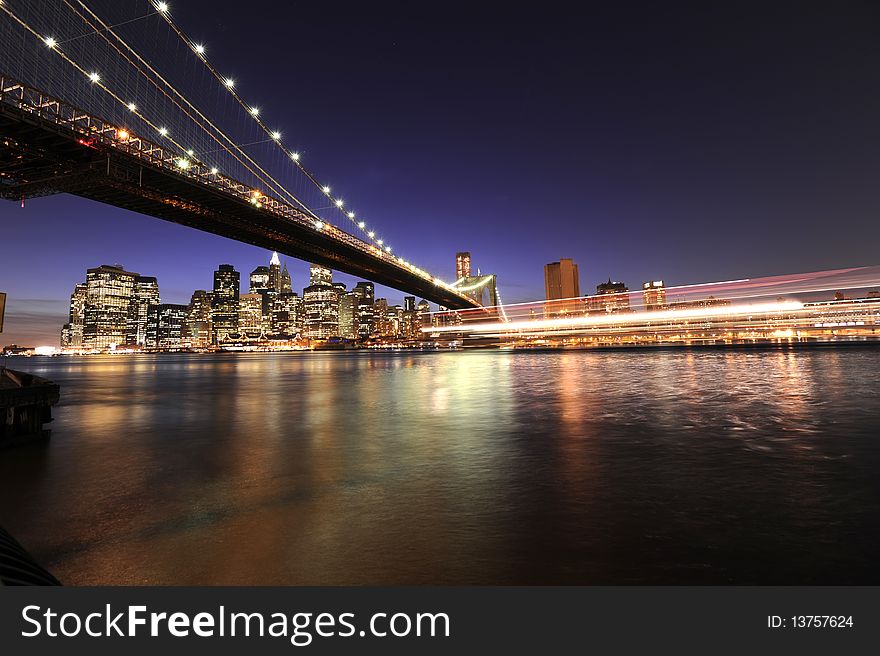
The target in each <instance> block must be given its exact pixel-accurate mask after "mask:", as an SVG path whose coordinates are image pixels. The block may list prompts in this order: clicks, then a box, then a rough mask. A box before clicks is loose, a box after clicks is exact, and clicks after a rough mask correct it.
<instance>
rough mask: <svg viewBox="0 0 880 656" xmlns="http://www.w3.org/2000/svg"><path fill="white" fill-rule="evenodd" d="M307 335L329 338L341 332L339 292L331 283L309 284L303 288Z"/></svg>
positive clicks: (314, 337) (312, 337)
mask: <svg viewBox="0 0 880 656" xmlns="http://www.w3.org/2000/svg"><path fill="white" fill-rule="evenodd" d="M303 307H304V310H305V336H306V337H308V338H309V339H328V338H330V337H336V336H337V335H338V334H339V292H337V291H336V289H334V288H333V287H332V286H331V285H309V286H308V287H306V288H305V289H304V290H303Z"/></svg>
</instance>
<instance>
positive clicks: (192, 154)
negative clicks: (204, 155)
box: [186, 148, 196, 157]
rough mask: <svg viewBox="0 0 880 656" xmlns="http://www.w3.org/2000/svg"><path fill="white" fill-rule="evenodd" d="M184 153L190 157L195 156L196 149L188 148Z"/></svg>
mask: <svg viewBox="0 0 880 656" xmlns="http://www.w3.org/2000/svg"><path fill="white" fill-rule="evenodd" d="M186 154H187V155H189V156H190V157H195V156H196V151H194V150H193V149H191V148H190V149H189V150H188V151H186Z"/></svg>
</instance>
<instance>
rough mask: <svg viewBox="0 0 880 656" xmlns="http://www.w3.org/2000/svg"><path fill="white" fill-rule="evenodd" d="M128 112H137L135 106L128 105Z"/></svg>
mask: <svg viewBox="0 0 880 656" xmlns="http://www.w3.org/2000/svg"><path fill="white" fill-rule="evenodd" d="M128 111H130V112H136V111H137V105H135V104H134V103H133V102H131V103H128Z"/></svg>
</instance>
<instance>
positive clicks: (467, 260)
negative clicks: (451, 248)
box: [455, 252, 471, 280]
mask: <svg viewBox="0 0 880 656" xmlns="http://www.w3.org/2000/svg"><path fill="white" fill-rule="evenodd" d="M470 275H471V254H470V253H467V252H462V253H456V254H455V279H456V280H461V279H462V278H467V277H468V276H470Z"/></svg>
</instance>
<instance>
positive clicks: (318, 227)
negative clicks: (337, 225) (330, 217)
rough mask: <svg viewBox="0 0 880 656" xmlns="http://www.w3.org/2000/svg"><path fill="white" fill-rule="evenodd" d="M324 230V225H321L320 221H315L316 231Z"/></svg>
mask: <svg viewBox="0 0 880 656" xmlns="http://www.w3.org/2000/svg"><path fill="white" fill-rule="evenodd" d="M323 229H324V224H323V223H321V222H320V221H315V230H323Z"/></svg>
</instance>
